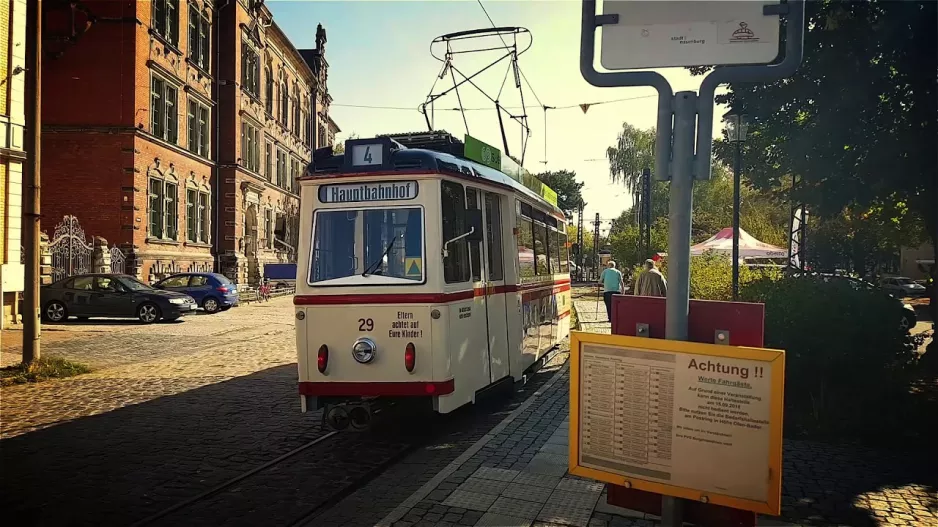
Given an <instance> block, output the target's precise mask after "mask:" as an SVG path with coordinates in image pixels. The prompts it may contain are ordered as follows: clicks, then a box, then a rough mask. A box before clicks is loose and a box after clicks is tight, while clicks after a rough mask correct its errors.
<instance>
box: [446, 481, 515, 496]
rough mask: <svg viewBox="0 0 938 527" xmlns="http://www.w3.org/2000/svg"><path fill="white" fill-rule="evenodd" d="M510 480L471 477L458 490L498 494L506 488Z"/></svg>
mask: <svg viewBox="0 0 938 527" xmlns="http://www.w3.org/2000/svg"><path fill="white" fill-rule="evenodd" d="M508 484H509V482H507V481H496V480H493V479H482V478H469V479H467V480H466V482H465V483H463V484H462V485H460V486H459V489H458V490H464V491H468V492H478V493H480V494H494V495H496V496H498V495H499V494H501V493H502V491H503V490H505V487H507V486H508Z"/></svg>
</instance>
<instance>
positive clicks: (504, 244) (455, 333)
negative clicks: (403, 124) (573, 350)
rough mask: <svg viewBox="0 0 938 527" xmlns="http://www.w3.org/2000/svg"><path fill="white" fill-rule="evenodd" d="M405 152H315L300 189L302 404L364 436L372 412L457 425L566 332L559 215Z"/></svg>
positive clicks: (534, 199)
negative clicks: (405, 407) (415, 410)
mask: <svg viewBox="0 0 938 527" xmlns="http://www.w3.org/2000/svg"><path fill="white" fill-rule="evenodd" d="M433 137H435V138H437V139H438V138H439V137H440V135H439V134H434V135H433ZM445 137H446V138H448V140H447V141H445V142H444V143H445V144H446V145H447V147H446V148H447V149H452V148H458V147H461V142H459V141H456V140H455V139H453V138H452V137H451V136H448V135H445ZM404 139H405V138H404V137H399V138H398V140H393V139H391V138H389V137H378V138H375V139H355V140H349V141H347V142H346V144H345V153H344V154H341V155H331V152H329V151H326V152H325V153H324V152H323V151H318V152H317V155H316V157H315V159H314V162H313V163H312V164H311V165H310V167H309V169H308V170H307V173H306V174H305V175H304V177H302V178H301V179H300V192H301V212H300V217H301V218H303V219H304V220H303V222H302V224H301V226H300V233H299V236H300V244H299V246H300V250H299V256H298V265H297V280H296V284H297V288H296V297H295V300H294V304H295V308H296V344H297V358H298V368H299V391H300V400H301V407H302V410H303V411H304V412H305V411H308V410H315V409H318V408H323V407H325V411H324V419H325V420H326V421H327V423H328V424H329V425H330V426H332V427H333V428H339V429H341V428H345V427H347V426H349V425H350V424H351V426H352V427H353V428H362V427H365V426H367V423H368V421H369V420H370V410H369V406H370V403H369V401H371V400H372V398H381V399H388V398H398V397H407V398H413V397H421V398H425V399H426V400H427V401H428V402H431V403H432V407H433V409H434V410H435V411H437V412H440V413H448V412H451V411H453V410H455V409H457V408H459V407H461V406H463V405H465V404H467V403H471V402H475V400H476V398H477V396H478V395H479V394H480V393H481V392H483V391H485V390H486V389H490V388H493V387H497V386H504V385H510V384H512V383H513V382H514V381H518V380H520V379H521V378H522V374H523V372H525V371H526V370H527V369H529V368H530V367H531V366H532V365H533V364H535V363H536V362H537V361H538V360H539V359H541V358H542V357H543V356H544V355H545V354H546V353H547V352H548V351H549V350H550V349H551V348H553V347H554V346H556V345H557V343H558V342H560V341H561V340H562V339H564V338H565V337H567V335H568V333H569V330H570V317H569V315H570V306H571V301H570V274H569V269H568V256H567V236H566V229H565V221H566V220H565V218H564V214H563V213H562V211H561V210H560V209H558V208H557V207H556V206H555V205H553V204H551V203H550V202H548V201H546V200H545V199H543V198H542V197H541V196H540V195H539V193H536V192H534V191H532V190H531V189H529V188H528V187H526V186H524V185H523V184H521V183H520V182H518V181H516V180H515V179H512V178H511V177H509V176H508V175H506V174H505V173H502V172H501V171H499V170H495V169H493V168H489V167H487V166H485V165H483V164H481V163H476V162H473V161H470V160H468V159H465V158H464V157H461V156H460V155H452V154H450V153H446V152H441V151H438V150H439V149H438V150H431V149H429V148H433V147H434V144H435V143H434V144H425V143H427V142H426V141H425V142H423V143H421V141H420V140H419V139H417V138H415V136H409V137H407V139H408V141H404ZM402 142H406V143H407V144H408V145H409V147H405V146H402V144H401V143H402ZM437 142H438V141H437ZM415 145H417V146H424V148H415V147H414V146H415Z"/></svg>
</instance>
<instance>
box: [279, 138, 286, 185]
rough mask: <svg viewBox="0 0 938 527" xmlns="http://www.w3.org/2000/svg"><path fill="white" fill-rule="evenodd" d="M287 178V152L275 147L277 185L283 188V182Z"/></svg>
mask: <svg viewBox="0 0 938 527" xmlns="http://www.w3.org/2000/svg"><path fill="white" fill-rule="evenodd" d="M286 179H287V154H286V152H284V151H283V150H281V149H279V148H278V149H277V186H278V187H280V188H283V183H284V181H286Z"/></svg>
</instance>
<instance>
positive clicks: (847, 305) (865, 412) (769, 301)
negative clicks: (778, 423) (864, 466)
mask: <svg viewBox="0 0 938 527" xmlns="http://www.w3.org/2000/svg"><path fill="white" fill-rule="evenodd" d="M742 298H743V299H744V300H746V301H751V302H760V303H764V304H765V345H766V347H769V348H776V349H783V350H785V351H786V367H785V371H786V379H787V381H786V387H785V406H786V414H785V419H786V422H785V425H786V431H787V434H788V435H797V436H803V435H811V436H831V437H832V436H838V437H850V438H851V439H853V440H856V439H859V438H861V437H862V436H869V433H870V431H871V430H870V428H875V427H876V426H879V425H876V426H871V424H872V423H884V422H888V419H889V418H890V417H889V414H895V413H896V412H897V411H898V410H899V408H898V407H892V408H891V407H890V406H891V405H892V404H894V403H895V402H896V399H897V398H899V399H901V398H902V397H904V395H903V393H905V394H907V385H905V384H903V383H902V379H903V378H904V376H903V367H904V366H906V365H907V364H909V361H910V359H911V351H909V350H907V349H906V347H905V346H904V338H903V336H902V335H901V333H900V332H899V331H898V325H899V318H900V316H901V310H902V308H901V306H899V305H898V304H897V303H896V302H895V301H894V300H893V299H891V298H889V297H888V296H886V295H884V294H883V293H882V292H880V291H877V290H866V289H856V288H854V287H852V286H850V285H849V284H848V283H847V282H846V281H840V280H835V281H831V282H823V281H820V280H813V279H807V278H801V279H799V278H789V279H784V280H769V279H766V280H756V281H753V282H750V283H748V284H747V285H746V286H745V287H744V288H743V290H742ZM900 413H901V412H900ZM881 418H882V419H886V421H882V420H880V419H881Z"/></svg>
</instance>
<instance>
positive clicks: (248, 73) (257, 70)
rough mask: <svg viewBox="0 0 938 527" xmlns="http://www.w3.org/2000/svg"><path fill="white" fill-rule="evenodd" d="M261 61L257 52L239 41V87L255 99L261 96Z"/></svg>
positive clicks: (245, 42) (244, 41) (244, 42)
mask: <svg viewBox="0 0 938 527" xmlns="http://www.w3.org/2000/svg"><path fill="white" fill-rule="evenodd" d="M260 77H261V61H260V57H259V56H258V54H257V51H255V50H254V48H253V47H251V45H250V44H248V42H247V40H244V39H242V40H241V85H242V86H243V87H244V90H245V91H246V92H248V93H250V94H251V95H253V96H254V97H256V98H258V99H259V98H260V96H261V81H260Z"/></svg>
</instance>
